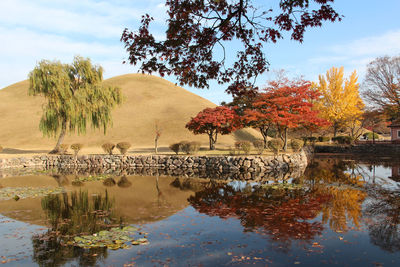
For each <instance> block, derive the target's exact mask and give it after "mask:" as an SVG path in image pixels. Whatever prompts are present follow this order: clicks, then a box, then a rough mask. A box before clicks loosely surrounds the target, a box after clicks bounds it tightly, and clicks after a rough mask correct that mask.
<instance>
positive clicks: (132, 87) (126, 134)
mask: <svg viewBox="0 0 400 267" xmlns="http://www.w3.org/2000/svg"><path fill="white" fill-rule="evenodd" d="M104 82H105V83H108V84H112V85H115V86H118V87H120V88H121V90H122V93H123V95H124V102H123V104H122V105H121V106H118V107H117V108H115V110H114V111H113V127H112V128H110V129H108V130H107V134H106V135H104V134H103V132H102V130H91V129H88V131H87V133H86V135H81V136H78V134H71V135H70V134H67V136H66V138H65V140H64V143H65V144H72V143H83V144H84V145H85V148H84V150H83V152H84V153H90V152H101V151H102V150H101V148H100V146H101V145H102V144H103V143H105V142H113V143H118V142H121V141H127V142H130V143H131V144H132V148H131V149H135V148H146V147H147V148H152V147H154V138H155V127H156V123H158V127H159V128H160V129H161V137H160V138H159V141H158V143H159V146H161V147H168V145H170V144H171V143H174V142H179V141H182V140H189V141H192V140H194V141H199V142H201V143H202V144H203V145H204V146H206V145H207V143H208V137H207V135H193V134H192V133H191V132H189V131H188V130H187V129H186V128H185V124H186V123H187V122H188V121H189V120H190V118H191V117H194V116H196V114H197V113H198V112H200V111H201V110H203V109H204V108H206V107H215V106H216V105H215V104H214V103H212V102H210V101H208V100H206V99H204V98H202V97H200V96H198V95H196V94H193V93H191V92H189V91H187V90H185V89H183V88H182V87H179V86H176V85H175V84H173V83H171V82H169V81H166V80H164V79H162V78H159V77H155V76H150V75H142V74H127V75H122V76H117V77H113V78H111V79H108V80H105V81H104ZM28 87H29V82H28V81H22V82H19V83H16V84H13V85H11V86H8V87H6V88H4V89H2V90H0V114H1V116H0V144H1V145H2V146H3V147H4V148H9V149H8V150H9V151H11V149H15V151H16V153H18V149H22V150H28V149H32V152H33V151H35V149H36V150H43V151H45V150H50V149H51V148H52V147H54V145H55V143H56V140H57V139H56V138H47V137H43V134H42V133H41V132H40V131H39V121H40V118H41V115H42V105H43V104H44V103H45V102H44V98H42V97H33V96H28ZM254 135H257V132H256V131H252V130H246V131H243V130H242V131H239V132H236V133H235V134H233V135H230V136H219V137H218V138H219V140H218V143H217V146H218V145H233V143H234V142H235V141H237V140H241V139H247V140H249V139H254ZM257 137H258V135H257ZM6 151H7V150H6Z"/></svg>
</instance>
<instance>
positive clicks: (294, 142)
mask: <svg viewBox="0 0 400 267" xmlns="http://www.w3.org/2000/svg"><path fill="white" fill-rule="evenodd" d="M290 146H291V147H292V149H293V151H295V152H297V151H299V150H300V149H301V148H302V147H303V141H302V140H299V139H292V140H290Z"/></svg>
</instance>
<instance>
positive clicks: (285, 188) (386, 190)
mask: <svg viewBox="0 0 400 267" xmlns="http://www.w3.org/2000/svg"><path fill="white" fill-rule="evenodd" d="M399 167H400V160H398V159H390V158H386V159H374V161H371V160H368V161H366V160H362V159H354V158H353V159H352V158H338V157H332V156H330V157H317V158H314V159H313V161H312V162H311V163H310V165H309V167H308V168H307V169H306V170H305V172H304V174H303V175H302V176H295V177H292V176H290V175H289V176H284V177H285V178H284V179H283V180H282V179H279V178H276V177H275V178H271V179H262V180H260V179H258V180H257V181H241V180H233V179H226V177H227V176H226V174H225V175H224V179H221V178H220V177H216V178H219V179H216V180H214V179H204V178H185V177H184V176H175V177H173V176H146V175H118V176H115V175H112V174H97V175H95V174H93V175H90V176H89V175H86V176H82V175H78V174H66V173H63V174H57V173H56V174H55V173H54V171H51V172H43V171H40V172H37V173H28V174H25V175H15V176H13V177H5V178H0V238H1V239H0V240H1V241H0V263H3V264H6V265H10V266H14V265H16V266H32V265H40V266H63V265H67V266H70V265H75V266H99V265H100V266H103V265H104V266H122V265H125V266H159V265H161V266H164V265H166V266H238V265H244V264H252V265H256V266H288V265H296V266H297V265H298V266H319V265H326V266H331V265H340V266H342V265H344V266H399V265H400V230H399V229H400V228H399V227H400V171H399V170H400V168H399Z"/></svg>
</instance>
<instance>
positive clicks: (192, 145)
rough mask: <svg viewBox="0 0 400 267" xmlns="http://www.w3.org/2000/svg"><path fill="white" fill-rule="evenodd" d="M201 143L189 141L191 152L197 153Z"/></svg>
mask: <svg viewBox="0 0 400 267" xmlns="http://www.w3.org/2000/svg"><path fill="white" fill-rule="evenodd" d="M200 147H201V144H200V143H199V142H196V141H192V142H190V150H191V153H197V152H198V151H199V150H200Z"/></svg>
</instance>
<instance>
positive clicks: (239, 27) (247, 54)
mask: <svg viewBox="0 0 400 267" xmlns="http://www.w3.org/2000/svg"><path fill="white" fill-rule="evenodd" d="M274 2H275V4H276V5H277V6H276V8H275V7H274V9H273V8H257V7H256V3H255V1H254V0H233V1H231V0H166V7H167V10H168V11H167V13H168V16H169V18H168V20H167V31H166V40H163V41H159V40H156V39H155V37H154V36H153V34H152V33H151V32H150V30H149V26H150V23H151V21H152V20H153V18H152V17H151V16H150V15H149V14H146V15H144V16H143V17H142V21H141V26H140V27H139V29H138V30H137V31H134V32H132V31H130V30H128V29H125V30H124V31H123V33H122V36H121V41H122V42H123V43H124V44H125V47H126V51H127V52H128V54H129V57H128V62H129V63H130V64H134V65H137V64H139V63H140V62H141V67H140V70H141V71H142V72H143V73H152V72H155V71H157V72H159V73H160V75H161V76H164V75H175V76H176V77H177V78H178V80H179V82H180V83H181V84H182V85H183V84H188V85H191V86H195V87H199V88H208V87H209V82H210V80H217V81H218V83H220V84H223V83H229V84H230V86H229V87H228V89H227V92H228V93H231V94H233V95H238V94H239V95H240V94H244V93H247V92H249V91H250V92H251V91H252V88H253V87H252V84H253V83H254V80H252V79H253V78H254V79H255V78H256V77H257V75H259V74H261V73H263V72H264V71H265V70H267V68H268V61H267V60H266V58H265V55H264V52H263V46H264V45H265V44H266V43H268V42H272V43H276V42H277V40H278V39H281V38H283V36H284V34H285V33H289V34H290V36H291V39H292V40H295V41H299V42H302V41H303V37H304V33H305V31H306V30H307V28H312V27H319V26H322V23H323V22H325V21H332V22H335V21H340V20H341V16H340V15H339V14H338V13H337V12H336V11H335V10H334V9H333V7H332V3H333V2H334V0H280V1H274ZM278 3H279V4H278ZM268 5H270V3H268ZM232 41H238V42H239V43H240V44H241V46H240V48H239V49H238V51H235V50H232V49H226V47H227V44H228V43H229V42H232ZM232 53H236V59H234V60H233V63H232V64H230V62H231V59H232V58H234V57H235V55H234V54H232Z"/></svg>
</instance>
